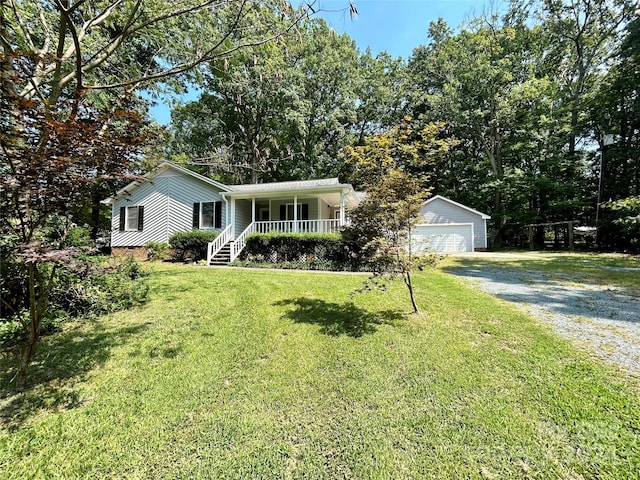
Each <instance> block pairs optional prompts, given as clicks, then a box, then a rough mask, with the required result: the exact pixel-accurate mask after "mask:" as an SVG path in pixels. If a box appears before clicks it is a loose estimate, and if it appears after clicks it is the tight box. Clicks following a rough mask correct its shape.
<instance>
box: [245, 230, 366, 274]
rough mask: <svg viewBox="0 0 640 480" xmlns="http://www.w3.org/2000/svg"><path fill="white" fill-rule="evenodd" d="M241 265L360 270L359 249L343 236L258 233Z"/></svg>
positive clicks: (246, 249) (246, 248) (253, 236)
mask: <svg viewBox="0 0 640 480" xmlns="http://www.w3.org/2000/svg"><path fill="white" fill-rule="evenodd" d="M237 264H239V265H246V266H250V265H251V266H261V265H263V266H269V267H271V266H279V267H283V268H307V269H310V270H360V266H359V264H358V261H357V255H356V247H355V246H354V245H352V244H349V243H347V242H346V241H345V240H344V239H343V238H342V237H341V235H339V234H319V233H318V234H313V233H291V234H281V233H278V234H273V233H256V234H253V235H250V236H248V237H247V243H246V246H245V248H244V250H243V251H242V253H241V255H240V259H239V262H237Z"/></svg>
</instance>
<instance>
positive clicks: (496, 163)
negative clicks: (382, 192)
mask: <svg viewBox="0 0 640 480" xmlns="http://www.w3.org/2000/svg"><path fill="white" fill-rule="evenodd" d="M263 15H265V17H264V18H265V19H267V20H265V21H269V22H274V23H275V22H277V21H278V18H277V14H275V13H273V12H263ZM425 33H428V41H427V42H426V43H425V44H424V45H419V46H417V47H416V48H415V49H414V51H413V54H412V55H411V57H410V58H408V59H407V60H403V59H400V58H393V57H391V56H390V55H388V54H386V53H384V52H383V53H380V54H378V55H375V56H374V55H372V54H371V52H369V51H365V52H361V51H359V50H358V48H357V46H356V44H355V43H354V41H353V40H352V39H351V38H349V37H348V36H347V35H344V34H343V35H339V34H337V33H335V31H333V30H332V29H330V28H328V27H327V25H326V24H325V22H324V21H323V20H322V19H317V18H316V19H313V18H312V19H306V20H304V21H302V22H301V23H299V24H297V25H296V26H295V27H294V28H292V29H291V31H290V32H289V34H288V35H286V36H282V37H280V38H279V39H277V40H275V41H273V42H269V43H265V44H261V45H259V46H256V47H252V48H247V49H243V50H241V51H239V52H238V53H237V54H235V55H233V56H232V57H230V58H227V59H225V60H224V61H216V62H211V63H205V64H203V65H202V66H201V67H200V69H199V75H200V77H199V79H200V80H201V83H200V86H201V88H202V89H203V93H202V95H201V96H200V98H199V99H198V100H197V101H194V102H190V103H188V104H186V105H183V106H179V107H177V108H175V109H174V110H173V112H172V125H171V133H172V140H171V144H170V146H169V148H168V152H167V153H168V154H169V155H170V156H171V158H173V159H174V160H177V161H185V162H187V163H188V164H190V165H192V168H196V169H199V170H200V171H202V172H205V173H208V174H209V175H211V176H213V177H215V178H218V179H220V180H222V181H226V182H236V183H242V182H265V181H274V180H291V179H299V178H312V177H322V176H333V175H339V176H340V177H341V178H343V179H345V180H348V181H351V182H352V183H353V184H354V185H356V186H359V185H360V183H361V182H360V179H358V178H357V176H355V175H353V174H352V171H351V167H350V165H349V164H348V162H346V161H345V159H344V156H343V152H344V149H345V147H347V146H356V145H363V144H364V143H365V142H366V141H367V139H368V138H370V137H371V136H372V135H376V134H380V133H383V132H385V131H388V130H390V129H391V128H393V127H394V126H397V125H399V124H400V123H401V122H403V121H406V119H410V122H411V124H412V126H413V128H415V130H416V131H418V130H420V128H423V127H424V126H426V125H428V124H430V123H440V122H444V123H445V125H446V127H445V128H444V129H443V130H442V133H441V135H442V137H443V138H446V139H449V140H455V142H456V146H455V148H453V149H452V150H451V152H450V154H449V155H448V156H447V158H446V160H444V161H442V162H440V163H438V164H437V165H433V166H427V167H425V168H429V169H430V171H428V172H425V173H428V174H430V178H431V181H432V182H433V187H434V190H433V193H434V194H441V195H444V196H448V197H450V198H453V199H455V200H457V201H459V202H462V203H465V204H468V205H472V206H473V207H474V208H477V209H478V210H481V211H484V212H487V213H489V214H490V215H491V216H492V227H493V228H492V231H493V234H492V240H493V245H494V246H525V244H526V242H527V228H526V225H528V224H539V223H544V222H556V221H563V220H572V221H575V222H577V223H578V224H580V225H583V226H595V225H596V216H598V217H599V219H598V220H599V222H598V223H599V226H600V227H601V228H600V232H599V238H598V243H599V246H600V248H603V249H618V250H629V249H634V248H635V249H638V248H639V247H640V244H639V232H640V220H639V219H638V214H639V213H640V212H639V211H638V201H637V197H638V196H640V105H639V96H638V93H639V89H640V73H639V72H640V20H639V19H638V9H637V7H636V6H635V4H634V3H633V2H631V1H628V0H564V1H561V0H540V1H536V0H515V1H513V2H511V4H510V6H509V9H508V11H507V12H506V13H502V14H490V13H487V14H484V15H481V16H479V17H477V18H475V19H473V20H471V21H469V22H468V23H466V24H465V25H463V26H461V27H459V28H458V29H455V30H454V29H453V28H451V26H449V25H447V24H446V23H445V22H444V21H443V20H441V19H440V20H437V21H435V22H432V23H431V24H430V27H429V30H428V32H425ZM605 139H607V141H606V142H605ZM406 141H407V143H408V144H410V143H411V142H412V141H413V140H412V139H411V138H410V137H407V139H406ZM605 143H606V145H605ZM601 166H604V169H601ZM625 199H626V200H625ZM599 201H600V203H601V205H600V208H599V209H598V208H597V205H598V202H599ZM543 235H544V230H543V229H537V230H536V241H537V243H539V244H541V243H542V241H543V240H544V239H543Z"/></svg>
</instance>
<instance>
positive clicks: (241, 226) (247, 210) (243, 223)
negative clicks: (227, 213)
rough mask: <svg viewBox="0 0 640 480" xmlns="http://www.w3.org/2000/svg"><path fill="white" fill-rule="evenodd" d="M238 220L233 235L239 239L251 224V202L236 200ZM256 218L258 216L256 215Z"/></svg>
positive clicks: (235, 222)
mask: <svg viewBox="0 0 640 480" xmlns="http://www.w3.org/2000/svg"><path fill="white" fill-rule="evenodd" d="M235 202H236V218H235V221H234V225H233V233H234V235H235V236H236V237H237V236H239V235H240V234H241V233H242V232H244V230H245V228H247V227H248V226H249V224H250V223H251V218H252V217H251V200H236V201H235ZM256 218H258V217H257V215H256Z"/></svg>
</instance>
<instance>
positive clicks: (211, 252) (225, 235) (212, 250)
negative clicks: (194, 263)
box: [207, 225, 233, 265]
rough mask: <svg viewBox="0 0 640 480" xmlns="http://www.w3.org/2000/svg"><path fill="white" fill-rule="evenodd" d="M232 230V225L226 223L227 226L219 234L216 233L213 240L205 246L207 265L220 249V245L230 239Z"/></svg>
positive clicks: (222, 245) (223, 244)
mask: <svg viewBox="0 0 640 480" xmlns="http://www.w3.org/2000/svg"><path fill="white" fill-rule="evenodd" d="M232 230H233V225H228V226H227V228H225V229H224V230H223V231H222V232H220V235H218V236H217V237H216V238H215V240H214V241H213V242H211V243H209V246H208V248H207V265H209V264H210V263H211V259H212V258H213V257H214V256H215V255H216V253H218V252H219V251H220V250H222V247H224V246H225V245H226V244H227V243H228V242H229V240H231V232H232Z"/></svg>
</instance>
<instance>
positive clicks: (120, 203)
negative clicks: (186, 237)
mask: <svg viewBox="0 0 640 480" xmlns="http://www.w3.org/2000/svg"><path fill="white" fill-rule="evenodd" d="M184 170H185V169H182V168H179V167H176V166H174V165H171V164H163V166H162V168H160V167H159V168H158V169H157V170H154V171H153V172H152V173H153V174H152V175H148V176H147V177H146V178H145V179H143V180H142V181H140V182H134V183H132V184H130V185H128V186H127V187H125V188H124V189H122V190H120V191H119V192H118V193H117V194H116V195H114V196H113V197H111V199H108V203H111V205H112V216H111V232H112V233H111V245H112V247H141V246H144V245H145V244H146V243H147V242H149V241H155V242H164V243H166V242H168V240H169V237H170V236H171V235H173V234H174V233H176V232H181V231H188V230H191V229H192V228H193V211H194V204H195V203H197V204H200V203H201V202H221V203H224V200H223V198H222V193H223V191H225V190H226V187H225V186H224V185H222V184H217V182H213V181H211V182H209V181H208V179H206V178H205V177H202V176H201V175H198V174H193V175H191V174H189V173H187V172H185V171H184ZM105 203H107V202H105ZM137 206H141V207H143V208H144V226H143V228H142V230H137V231H131V230H128V231H127V230H125V231H123V230H122V229H121V226H122V220H121V218H120V217H121V214H122V213H123V212H126V209H127V207H137ZM123 208H124V209H125V210H123ZM216 212H217V214H218V215H219V216H220V219H219V221H217V222H216V224H219V225H220V226H221V228H224V226H226V224H227V218H226V213H227V209H226V208H220V207H218V208H217V210H216Z"/></svg>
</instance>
